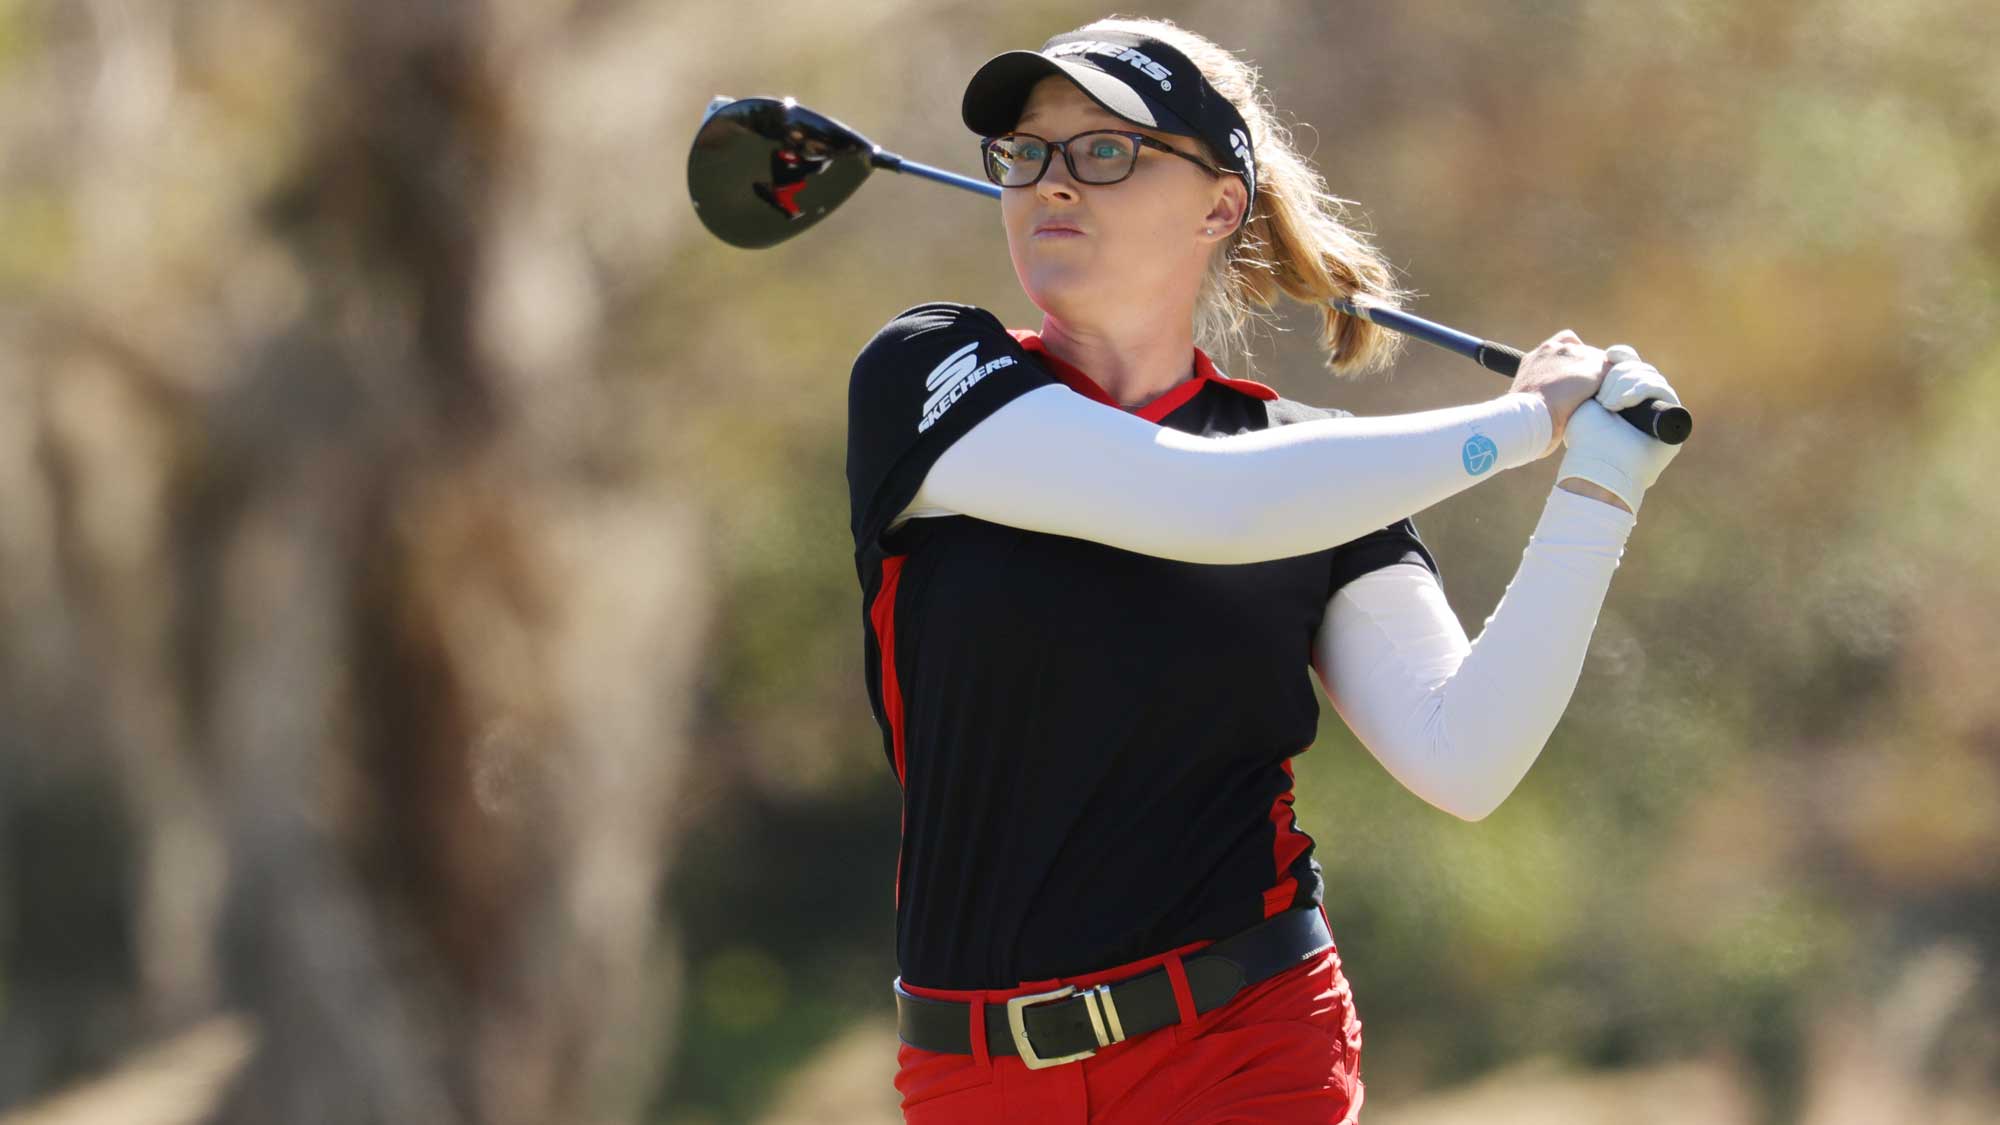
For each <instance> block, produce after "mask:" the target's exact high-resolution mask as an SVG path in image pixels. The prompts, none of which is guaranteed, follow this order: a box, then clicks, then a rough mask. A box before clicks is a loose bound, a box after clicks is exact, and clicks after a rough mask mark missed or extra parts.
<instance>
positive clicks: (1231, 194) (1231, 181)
mask: <svg viewBox="0 0 2000 1125" xmlns="http://www.w3.org/2000/svg"><path fill="white" fill-rule="evenodd" d="M1221 187H1222V194H1221V195H1220V196H1218V197H1217V198H1216V200H1215V204H1214V206H1212V207H1210V208H1209V209H1208V214H1206V215H1203V216H1202V218H1201V225H1202V228H1203V229H1204V230H1205V231H1213V232H1215V233H1216V234H1218V235H1222V236H1225V237H1226V236H1228V235H1230V234H1232V233H1234V232H1235V230H1236V227H1237V224H1238V223H1240V222H1241V221H1242V218H1243V204H1244V203H1245V202H1246V201H1247V200H1248V198H1249V194H1250V193H1249V192H1248V191H1246V190H1244V187H1243V181H1242V180H1239V179H1237V178H1236V177H1235V176H1230V177H1229V178H1227V179H1226V180H1224V181H1223V182H1222V184H1221Z"/></svg>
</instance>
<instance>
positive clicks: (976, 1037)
mask: <svg viewBox="0 0 2000 1125" xmlns="http://www.w3.org/2000/svg"><path fill="white" fill-rule="evenodd" d="M971 1006H972V1061H973V1062H975V1063H977V1064H979V1069H981V1070H983V1071H986V1072H988V1073H989V1074H990V1073H992V1070H993V1055H992V1053H991V1052H990V1051H989V1050H988V1049H987V1046H986V997H985V996H974V997H973V998H972V1005H971Z"/></svg>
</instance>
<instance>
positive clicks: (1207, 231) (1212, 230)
mask: <svg viewBox="0 0 2000 1125" xmlns="http://www.w3.org/2000/svg"><path fill="white" fill-rule="evenodd" d="M1201 233H1203V234H1214V233H1215V228H1214V227H1203V228H1201Z"/></svg>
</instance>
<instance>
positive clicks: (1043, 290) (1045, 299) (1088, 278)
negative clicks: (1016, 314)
mask: <svg viewBox="0 0 2000 1125" xmlns="http://www.w3.org/2000/svg"><path fill="white" fill-rule="evenodd" d="M1103 285H1104V282H1103V279H1102V278H1099V277H1097V276H1096V271H1093V270H1089V269H1084V268H1081V267H1080V265H1071V264H1067V263H1062V262H1030V263H1029V266H1028V268H1027V269H1025V270H1023V271H1021V288H1022V289H1025V290H1027V292H1028V293H1029V294H1030V295H1031V296H1032V297H1033V298H1034V301H1035V304H1036V305H1038V306H1040V307H1041V308H1045V309H1046V308H1048V307H1050V305H1051V304H1054V305H1064V304H1069V303H1071V302H1073V301H1074V300H1076V299H1077V298H1078V297H1081V296H1083V295H1085V294H1089V293H1092V292H1101V291H1102V289H1103Z"/></svg>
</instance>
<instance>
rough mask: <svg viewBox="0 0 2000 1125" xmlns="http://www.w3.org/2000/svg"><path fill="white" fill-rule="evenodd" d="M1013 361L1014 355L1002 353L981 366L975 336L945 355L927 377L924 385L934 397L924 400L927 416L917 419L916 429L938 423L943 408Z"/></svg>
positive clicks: (942, 413)
mask: <svg viewBox="0 0 2000 1125" xmlns="http://www.w3.org/2000/svg"><path fill="white" fill-rule="evenodd" d="M1013 365H1014V357H1013V356H1011V355H1003V356H1001V357H1000V358H999V359H996V360H993V361H992V362H990V363H987V364H985V365H983V366H982V365H981V364H980V362H979V343H978V341H976V340H975V341H974V342H972V343H970V344H967V345H965V346H964V347H962V348H960V349H958V350H957V351H955V352H953V353H951V354H950V355H948V356H946V357H944V362H943V363H940V364H938V365H937V367H936V368H935V369H933V370H932V371H931V373H930V374H929V375H928V376H926V377H925V378H924V389H925V390H927V391H929V392H930V393H931V397H929V398H928V399H925V400H924V417H923V421H921V422H918V423H917V432H918V433H923V432H924V431H925V430H928V429H930V428H931V427H932V426H934V425H936V424H937V420H938V419H939V418H942V417H944V412H945V411H947V410H950V409H951V404H952V403H954V402H957V401H958V400H959V399H961V398H964V397H965V392H967V391H969V390H971V389H972V388H973V385H974V384H976V383H978V382H979V381H980V380H981V379H984V378H986V376H987V375H988V374H990V373H992V372H995V371H998V370H1000V369H1001V368H1003V367H1012V366H1013Z"/></svg>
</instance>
